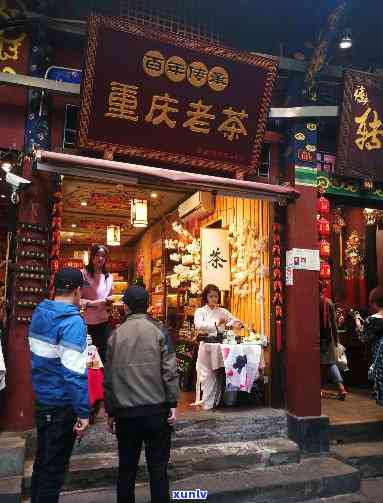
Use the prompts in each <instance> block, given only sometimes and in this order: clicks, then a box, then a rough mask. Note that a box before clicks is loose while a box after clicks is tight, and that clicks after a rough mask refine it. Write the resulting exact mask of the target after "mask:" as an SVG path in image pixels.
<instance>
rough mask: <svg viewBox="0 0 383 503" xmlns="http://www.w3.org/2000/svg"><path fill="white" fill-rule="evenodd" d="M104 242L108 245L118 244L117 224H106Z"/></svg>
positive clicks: (119, 231)
mask: <svg viewBox="0 0 383 503" xmlns="http://www.w3.org/2000/svg"><path fill="white" fill-rule="evenodd" d="M106 244H107V245H108V246H120V244H121V227H120V226H119V225H108V227H107V228H106Z"/></svg>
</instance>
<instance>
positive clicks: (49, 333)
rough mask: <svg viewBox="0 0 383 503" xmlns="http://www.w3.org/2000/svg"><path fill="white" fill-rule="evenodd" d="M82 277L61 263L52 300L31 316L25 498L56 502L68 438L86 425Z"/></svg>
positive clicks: (72, 438)
mask: <svg viewBox="0 0 383 503" xmlns="http://www.w3.org/2000/svg"><path fill="white" fill-rule="evenodd" d="M82 286H83V277H82V274H81V272H80V271H78V270H76V269H71V268H67V269H61V270H60V271H59V272H58V273H57V274H56V277H55V300H44V301H43V302H41V303H40V304H39V305H38V306H37V308H36V310H35V312H34V313H33V316H32V323H31V326H30V329H29V345H30V349H31V355H32V383H33V388H34V391H35V395H36V427H37V452H36V458H35V463H34V466H33V475H32V487H31V503H57V502H58V500H59V494H60V490H61V487H62V484H63V481H64V477H65V472H66V470H67V468H68V464H69V459H70V456H71V454H72V450H73V446H74V442H75V439H76V436H77V438H81V437H82V435H83V434H84V432H85V430H86V429H87V428H88V425H89V413H90V409H89V397H88V380H87V367H86V360H87V339H86V333H87V330H86V325H85V323H84V321H83V319H82V318H81V316H80V309H79V305H80V298H81V287H82Z"/></svg>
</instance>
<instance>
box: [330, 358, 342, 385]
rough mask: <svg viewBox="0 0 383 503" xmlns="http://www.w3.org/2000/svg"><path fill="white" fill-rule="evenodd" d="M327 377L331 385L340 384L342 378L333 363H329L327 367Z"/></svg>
mask: <svg viewBox="0 0 383 503" xmlns="http://www.w3.org/2000/svg"><path fill="white" fill-rule="evenodd" d="M327 368H328V377H329V379H330V381H331V382H332V383H333V384H342V383H343V378H342V376H341V374H340V372H339V369H338V367H337V365H336V364H335V363H330V364H329V365H327Z"/></svg>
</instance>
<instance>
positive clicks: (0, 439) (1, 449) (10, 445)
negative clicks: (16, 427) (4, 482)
mask: <svg viewBox="0 0 383 503" xmlns="http://www.w3.org/2000/svg"><path fill="white" fill-rule="evenodd" d="M25 448H26V447H25V440H24V439H23V438H21V437H18V436H10V435H0V478H3V477H15V476H22V475H23V472H24V460H25Z"/></svg>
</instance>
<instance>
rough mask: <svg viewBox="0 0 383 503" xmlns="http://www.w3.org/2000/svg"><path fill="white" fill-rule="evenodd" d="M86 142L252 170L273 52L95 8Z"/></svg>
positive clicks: (138, 154) (83, 125) (84, 110)
mask: <svg viewBox="0 0 383 503" xmlns="http://www.w3.org/2000/svg"><path fill="white" fill-rule="evenodd" d="M88 32H89V33H88V47H87V53H86V62H85V68H84V76H83V82H82V103H81V113H80V125H79V147H80V148H83V149H89V150H98V151H101V152H103V151H107V150H109V151H112V152H114V153H116V154H123V155H129V156H132V157H135V158H144V159H153V160H158V161H164V162H170V163H173V164H178V165H186V166H192V167H195V168H202V169H213V170H215V171H233V172H234V171H242V172H246V171H247V172H250V171H252V170H255V169H256V167H257V164H258V161H259V157H260V154H261V149H262V144H263V137H264V133H265V128H266V121H267V116H268V111H269V106H270V100H271V93H272V88H273V84H274V81H275V77H276V70H277V66H276V63H275V62H274V61H271V60H268V59H266V58H263V57H260V56H257V55H252V54H248V53H242V52H237V51H234V50H232V49H229V48H226V47H221V46H216V47H214V46H211V45H206V44H203V43H202V42H197V41H195V40H186V39H185V38H182V37H177V36H175V35H169V34H165V33H163V32H155V31H150V30H148V29H146V28H144V27H138V26H135V25H133V24H131V23H130V22H129V21H128V20H125V19H122V18H112V17H103V16H98V15H92V16H91V18H90V21H89V26H88Z"/></svg>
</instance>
